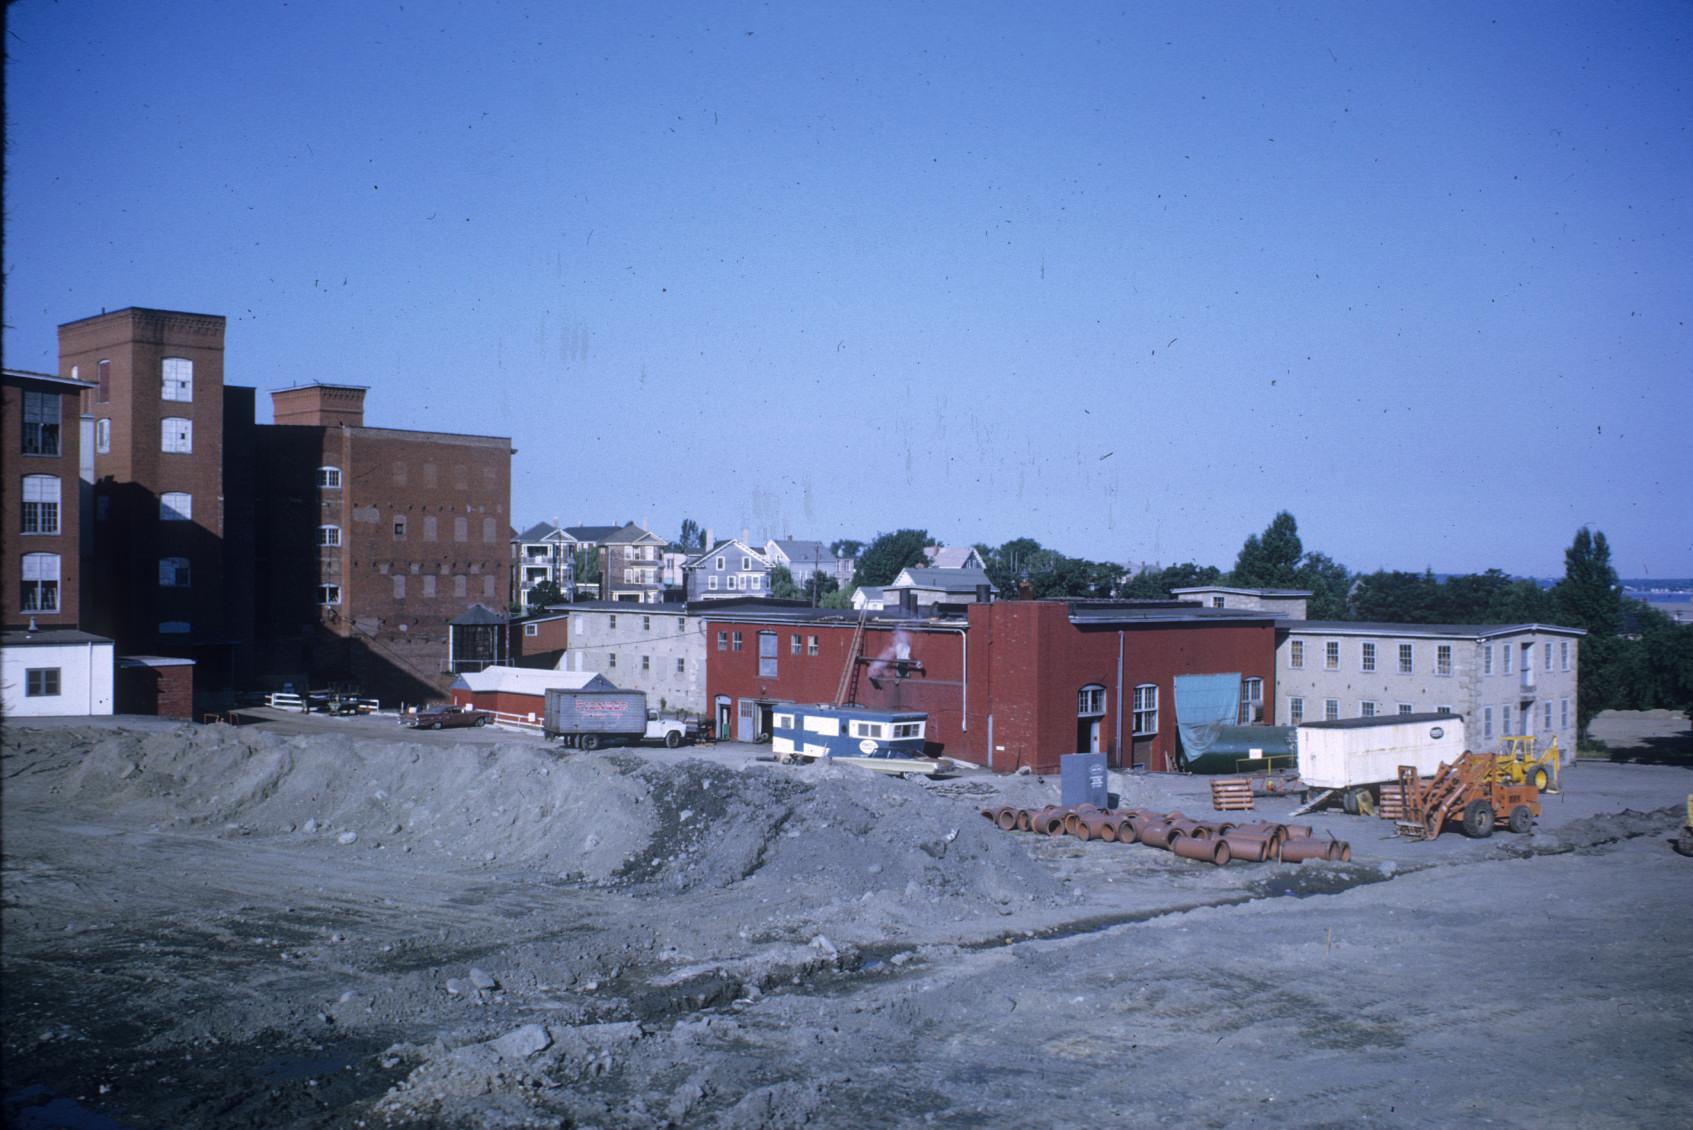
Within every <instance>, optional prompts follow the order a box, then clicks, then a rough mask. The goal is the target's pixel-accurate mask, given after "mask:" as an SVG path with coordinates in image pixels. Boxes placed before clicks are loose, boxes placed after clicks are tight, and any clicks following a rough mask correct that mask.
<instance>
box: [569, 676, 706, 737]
mask: <svg viewBox="0 0 1693 1130" xmlns="http://www.w3.org/2000/svg"><path fill="white" fill-rule="evenodd" d="M542 730H543V732H544V733H545V734H546V735H547V737H549V738H554V739H557V740H559V741H562V742H563V743H564V744H565V745H567V746H575V747H578V748H581V749H598V748H600V747H601V746H603V745H627V744H632V743H634V742H638V741H640V740H641V739H642V738H649V739H651V740H653V741H657V742H662V743H664V744H665V745H666V746H668V747H670V748H671V749H675V748H676V747H677V746H679V745H681V744H682V743H683V742H684V741H686V740H687V739H688V724H687V723H686V722H684V721H683V720H682V719H680V718H662V717H660V716H659V715H658V714H657V712H655V711H650V710H648V709H647V696H646V695H645V694H644V693H642V692H641V691H606V690H598V691H590V690H566V689H564V688H562V687H550V688H548V690H547V697H546V713H545V716H544V717H543V719H542Z"/></svg>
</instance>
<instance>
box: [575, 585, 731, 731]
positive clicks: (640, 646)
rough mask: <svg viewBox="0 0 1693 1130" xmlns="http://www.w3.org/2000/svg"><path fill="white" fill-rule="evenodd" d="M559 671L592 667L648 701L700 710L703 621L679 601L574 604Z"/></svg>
mask: <svg viewBox="0 0 1693 1130" xmlns="http://www.w3.org/2000/svg"><path fill="white" fill-rule="evenodd" d="M569 615H570V635H569V643H568V646H567V647H566V649H565V653H564V655H563V656H562V657H561V658H560V659H559V661H558V669H559V670H560V671H594V672H598V673H599V674H601V675H604V676H605V677H606V678H607V679H610V680H611V681H612V683H614V684H615V685H617V686H618V687H620V688H622V689H623V690H629V691H645V692H646V695H647V705H648V706H650V707H652V708H653V709H655V710H664V711H668V712H677V711H687V712H690V713H694V714H702V713H703V712H704V711H705V624H704V621H702V620H701V619H700V618H699V617H698V616H695V615H692V614H690V613H689V611H688V607H687V605H684V604H651V605H639V606H631V605H629V604H616V603H609V602H605V601H596V602H594V603H592V604H573V605H571V606H570V608H569Z"/></svg>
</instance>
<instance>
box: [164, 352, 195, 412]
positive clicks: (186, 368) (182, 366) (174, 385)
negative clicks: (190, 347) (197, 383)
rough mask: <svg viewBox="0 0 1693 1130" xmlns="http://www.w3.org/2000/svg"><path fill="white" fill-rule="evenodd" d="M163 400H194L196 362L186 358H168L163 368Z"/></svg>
mask: <svg viewBox="0 0 1693 1130" xmlns="http://www.w3.org/2000/svg"><path fill="white" fill-rule="evenodd" d="M161 375H162V380H161V382H160V384H161V387H160V391H159V398H160V399H161V400H180V401H184V402H188V401H192V400H193V399H194V362H192V361H190V360H188V358H186V357H166V358H165V360H164V364H163V365H162V366H161Z"/></svg>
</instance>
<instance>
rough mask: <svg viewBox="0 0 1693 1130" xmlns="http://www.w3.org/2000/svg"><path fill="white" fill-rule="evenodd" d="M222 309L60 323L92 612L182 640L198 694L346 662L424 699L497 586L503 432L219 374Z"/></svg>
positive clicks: (507, 467)
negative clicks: (391, 416) (420, 422)
mask: <svg viewBox="0 0 1693 1130" xmlns="http://www.w3.org/2000/svg"><path fill="white" fill-rule="evenodd" d="M224 329H225V322H224V319H223V318H221V317H217V316H213V315H204V314H186V313H179V312H174V311H165V310H148V309H139V308H128V309H124V310H119V311H116V312H113V313H108V314H101V315H99V316H97V317H93V318H85V319H82V320H80V321H76V322H70V323H67V324H65V325H63V326H61V327H60V328H59V348H60V367H61V371H63V372H66V373H69V374H70V375H71V376H73V377H78V376H80V377H82V378H84V379H85V380H86V381H87V382H88V383H89V384H90V386H91V387H90V388H89V390H88V391H87V392H85V393H84V394H83V395H84V400H85V405H84V407H85V411H86V413H87V415H88V416H89V417H91V432H92V437H93V448H94V451H93V459H92V467H91V473H90V476H89V477H90V479H91V480H92V482H93V492H92V493H93V511H94V514H93V521H92V523H91V533H92V537H91V542H92V555H91V561H92V564H91V567H90V568H89V569H88V570H87V572H86V576H85V591H86V593H87V596H86V597H85V599H84V605H85V617H86V619H87V620H88V621H89V622H90V626H92V627H94V628H96V629H97V630H101V631H105V632H107V633H109V634H111V635H114V636H115V637H116V638H117V639H118V642H119V651H120V652H127V653H140V654H146V655H152V656H160V657H187V658H192V659H194V660H195V661H196V663H197V673H196V685H197V692H198V693H202V694H205V695H206V696H207V697H208V698H209V699H216V698H219V697H224V696H227V694H228V692H229V691H230V690H232V689H233V688H236V687H254V686H266V685H275V684H278V683H280V682H282V681H284V680H289V681H295V682H302V681H303V682H307V683H322V682H326V681H335V680H348V681H355V682H359V683H361V684H364V685H365V688H366V690H367V693H373V694H377V695H379V696H382V697H395V698H405V699H407V700H409V701H417V700H418V699H420V698H423V697H434V696H436V695H439V694H440V693H441V691H443V690H444V689H445V687H446V685H447V683H448V681H449V679H448V677H447V676H446V674H445V669H446V666H447V663H446V652H447V637H448V628H447V625H448V623H449V622H450V621H451V620H452V619H453V618H454V617H455V616H457V615H461V614H463V613H464V612H465V611H466V610H467V609H469V608H470V606H471V605H472V604H475V603H477V602H481V603H484V604H489V605H492V606H493V607H495V608H498V609H501V610H503V609H504V608H505V607H506V604H507V602H508V601H509V599H510V579H509V572H508V553H509V550H508V545H509V539H510V525H509V497H510V488H511V444H510V441H509V440H508V439H505V438H502V437H493V436H468V435H454V434H446V433H439V432H414V431H401V430H397V429H389V428H373V427H366V426H365V424H364V395H365V390H364V389H363V388H360V387H357V386H353V385H337V384H312V385H307V386H304V387H299V388H293V389H286V390H282V391H280V392H278V393H276V394H274V396H273V408H274V411H275V418H276V423H275V424H274V425H260V424H258V423H256V422H255V419H254V403H255V394H254V390H253V389H251V388H244V387H237V386H227V387H226V385H225V383H224Z"/></svg>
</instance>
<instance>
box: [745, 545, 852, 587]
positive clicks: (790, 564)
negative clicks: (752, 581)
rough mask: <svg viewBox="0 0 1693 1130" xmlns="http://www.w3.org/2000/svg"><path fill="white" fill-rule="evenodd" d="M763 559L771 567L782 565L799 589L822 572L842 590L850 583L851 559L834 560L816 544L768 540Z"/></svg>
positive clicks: (822, 546) (823, 547)
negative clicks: (813, 575) (814, 574)
mask: <svg viewBox="0 0 1693 1130" xmlns="http://www.w3.org/2000/svg"><path fill="white" fill-rule="evenodd" d="M764 556H765V559H766V560H768V561H769V562H770V566H771V568H775V567H776V566H778V565H780V566H782V567H783V568H785V569H786V570H787V571H788V572H789V573H791V574H792V575H793V578H794V583H795V584H797V585H800V586H801V587H803V586H804V585H805V583H806V582H807V581H808V580H810V579H811V575H812V574H813V573H822V574H823V575H824V576H825V577H829V578H830V579H832V580H833V581H834V582H835V583H836V584H837V585H839V586H840V587H841V588H843V589H844V588H847V587H849V586H850V585H851V584H852V572H853V566H854V564H855V562H854V561H853V559H852V558H850V557H836V556H835V555H834V553H833V552H831V551H830V549H829V547H828V546H826V545H824V544H823V543H822V542H820V541H799V540H796V539H794V538H771V539H770V540H769V541H767V542H765V543H764Z"/></svg>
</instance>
